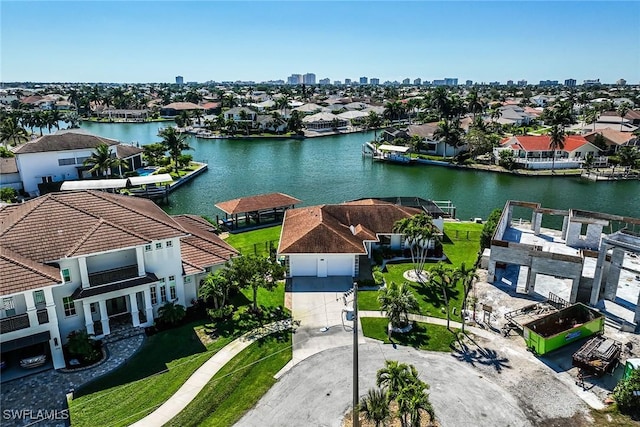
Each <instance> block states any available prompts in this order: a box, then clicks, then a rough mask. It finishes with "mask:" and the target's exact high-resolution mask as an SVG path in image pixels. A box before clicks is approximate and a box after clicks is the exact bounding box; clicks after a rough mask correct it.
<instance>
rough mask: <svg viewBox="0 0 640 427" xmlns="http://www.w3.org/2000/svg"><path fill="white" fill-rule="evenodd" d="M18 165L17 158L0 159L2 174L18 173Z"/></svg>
mask: <svg viewBox="0 0 640 427" xmlns="http://www.w3.org/2000/svg"><path fill="white" fill-rule="evenodd" d="M17 172H18V164H17V163H16V158H15V157H1V158H0V173H3V174H4V173H17Z"/></svg>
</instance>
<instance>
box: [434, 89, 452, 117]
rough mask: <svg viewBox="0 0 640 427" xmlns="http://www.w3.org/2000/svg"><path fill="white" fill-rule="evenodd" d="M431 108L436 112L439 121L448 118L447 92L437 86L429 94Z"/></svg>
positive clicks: (449, 109)
mask: <svg viewBox="0 0 640 427" xmlns="http://www.w3.org/2000/svg"><path fill="white" fill-rule="evenodd" d="M431 106H432V107H433V108H434V109H435V110H436V111H437V112H438V117H440V120H442V119H444V118H447V117H449V114H450V112H451V108H450V104H449V98H448V96H447V90H446V89H445V88H444V87H442V86H438V87H437V88H435V90H434V91H433V92H432V93H431Z"/></svg>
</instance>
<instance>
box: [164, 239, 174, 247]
mask: <svg viewBox="0 0 640 427" xmlns="http://www.w3.org/2000/svg"><path fill="white" fill-rule="evenodd" d="M165 244H166V246H167V247H168V248H171V247H173V242H172V241H171V240H167V242H166V243H165Z"/></svg>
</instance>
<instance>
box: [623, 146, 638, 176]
mask: <svg viewBox="0 0 640 427" xmlns="http://www.w3.org/2000/svg"><path fill="white" fill-rule="evenodd" d="M618 158H619V159H620V166H626V174H629V170H630V168H632V167H634V166H635V165H636V164H637V163H638V160H640V150H638V148H637V147H632V146H629V145H625V146H623V147H620V149H619V150H618Z"/></svg>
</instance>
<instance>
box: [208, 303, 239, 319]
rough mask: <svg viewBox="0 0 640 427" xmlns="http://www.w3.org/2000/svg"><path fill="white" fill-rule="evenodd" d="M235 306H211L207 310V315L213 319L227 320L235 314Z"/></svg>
mask: <svg viewBox="0 0 640 427" xmlns="http://www.w3.org/2000/svg"><path fill="white" fill-rule="evenodd" d="M234 309H235V307H234V306H233V305H227V306H225V307H222V308H219V309H213V308H210V309H208V310H207V315H208V316H209V317H210V318H211V320H226V319H229V318H230V317H231V316H232V315H233V311H234Z"/></svg>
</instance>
